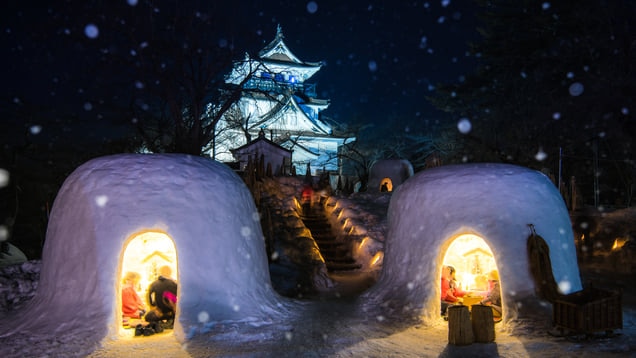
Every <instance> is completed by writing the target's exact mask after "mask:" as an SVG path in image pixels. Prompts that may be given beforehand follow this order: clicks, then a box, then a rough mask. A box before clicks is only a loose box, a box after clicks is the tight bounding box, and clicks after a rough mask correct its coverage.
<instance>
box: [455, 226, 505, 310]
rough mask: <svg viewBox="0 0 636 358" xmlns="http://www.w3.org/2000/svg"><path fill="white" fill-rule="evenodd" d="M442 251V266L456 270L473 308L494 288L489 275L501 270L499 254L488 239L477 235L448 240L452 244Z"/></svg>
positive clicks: (463, 292) (466, 297)
mask: <svg viewBox="0 0 636 358" xmlns="http://www.w3.org/2000/svg"><path fill="white" fill-rule="evenodd" d="M442 253H443V259H442V265H443V266H451V267H453V268H454V270H455V273H454V278H455V280H456V283H455V284H456V285H457V288H458V290H459V291H460V292H462V294H463V297H462V299H463V303H464V305H467V306H469V307H470V306H471V305H474V304H478V303H479V302H480V301H482V300H483V299H485V298H486V297H487V295H488V291H489V289H490V288H491V287H489V277H488V276H489V274H490V273H491V272H493V271H496V272H499V270H498V268H497V262H496V261H495V255H494V253H493V252H492V250H491V248H490V246H489V245H488V243H487V242H486V241H485V240H484V238H482V237H481V236H479V235H475V234H462V235H459V236H456V237H454V238H451V239H450V240H449V241H448V247H447V248H446V249H445V250H443V251H442ZM500 284H501V285H503V283H500ZM499 289H502V286H500V287H499Z"/></svg>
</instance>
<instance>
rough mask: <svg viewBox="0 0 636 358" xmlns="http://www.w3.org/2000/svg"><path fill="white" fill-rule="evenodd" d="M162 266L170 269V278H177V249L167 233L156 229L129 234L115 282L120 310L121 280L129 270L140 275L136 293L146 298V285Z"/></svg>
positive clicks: (143, 298) (157, 274)
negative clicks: (129, 237)
mask: <svg viewBox="0 0 636 358" xmlns="http://www.w3.org/2000/svg"><path fill="white" fill-rule="evenodd" d="M162 266H169V267H170V268H171V269H172V278H173V279H177V278H178V274H179V273H178V271H177V269H178V265H177V251H176V248H175V245H174V242H173V241H172V239H171V238H170V236H168V235H167V234H165V233H163V232H157V231H145V232H141V233H137V234H135V235H133V236H131V239H130V240H129V241H128V244H127V245H125V246H124V248H123V255H122V261H121V270H120V277H119V278H118V280H117V283H118V284H119V285H120V286H119V287H118V290H117V302H118V307H119V310H121V282H122V279H123V277H124V275H125V274H126V273H127V272H129V271H134V272H137V273H139V274H140V275H141V280H140V282H139V286H138V287H137V294H139V297H141V299H142V300H144V301H145V300H146V299H145V298H146V293H147V291H148V286H149V285H150V284H151V283H152V282H153V281H154V280H155V279H156V278H157V277H158V276H159V273H158V270H159V268H160V267H162Z"/></svg>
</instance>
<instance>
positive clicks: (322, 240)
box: [302, 204, 362, 272]
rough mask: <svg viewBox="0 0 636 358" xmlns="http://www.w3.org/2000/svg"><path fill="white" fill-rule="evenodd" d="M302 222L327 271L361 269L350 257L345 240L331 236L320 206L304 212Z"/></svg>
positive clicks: (349, 250) (349, 248)
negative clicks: (315, 245)
mask: <svg viewBox="0 0 636 358" xmlns="http://www.w3.org/2000/svg"><path fill="white" fill-rule="evenodd" d="M302 220H303V223H304V224H305V226H306V227H307V228H308V229H309V231H311V236H312V237H313V238H314V240H315V241H316V244H317V245H318V248H319V249H320V254H321V255H322V257H323V258H324V259H325V264H326V266H327V270H329V271H330V272H333V271H351V270H357V269H359V268H361V267H362V265H360V264H359V263H357V262H356V260H355V259H354V258H353V256H352V255H351V247H350V246H351V245H350V244H349V243H348V242H347V240H337V238H336V236H335V235H334V234H333V231H332V229H331V225H330V224H329V220H328V219H327V217H326V215H325V213H324V210H323V208H322V205H320V204H318V205H314V206H313V207H312V209H311V210H309V211H308V212H304V213H303V215H302Z"/></svg>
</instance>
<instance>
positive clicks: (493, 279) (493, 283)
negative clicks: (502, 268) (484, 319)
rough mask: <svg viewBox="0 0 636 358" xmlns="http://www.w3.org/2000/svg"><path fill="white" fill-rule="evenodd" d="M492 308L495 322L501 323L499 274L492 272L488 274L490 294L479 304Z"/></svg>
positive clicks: (495, 271)
mask: <svg viewBox="0 0 636 358" xmlns="http://www.w3.org/2000/svg"><path fill="white" fill-rule="evenodd" d="M479 303H480V304H482V305H488V306H491V307H492V310H493V316H494V318H495V321H497V322H498V321H501V312H502V311H501V289H500V287H499V272H498V271H497V270H492V271H490V272H489V273H488V294H487V295H486V297H485V298H484V299H483V300H481V302H479Z"/></svg>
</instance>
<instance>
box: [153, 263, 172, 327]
mask: <svg viewBox="0 0 636 358" xmlns="http://www.w3.org/2000/svg"><path fill="white" fill-rule="evenodd" d="M171 275H172V269H170V267H169V266H162V267H161V268H159V277H158V278H157V279H156V280H155V281H154V282H153V283H151V284H150V286H149V287H148V304H149V306H150V307H151V308H152V309H151V310H150V311H149V312H148V313H146V316H145V319H146V321H148V322H159V321H168V322H169V323H173V322H174V315H175V311H176V307H177V282H176V281H175V280H173V279H172V278H171V277H170V276H171ZM170 328H171V327H170Z"/></svg>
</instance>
